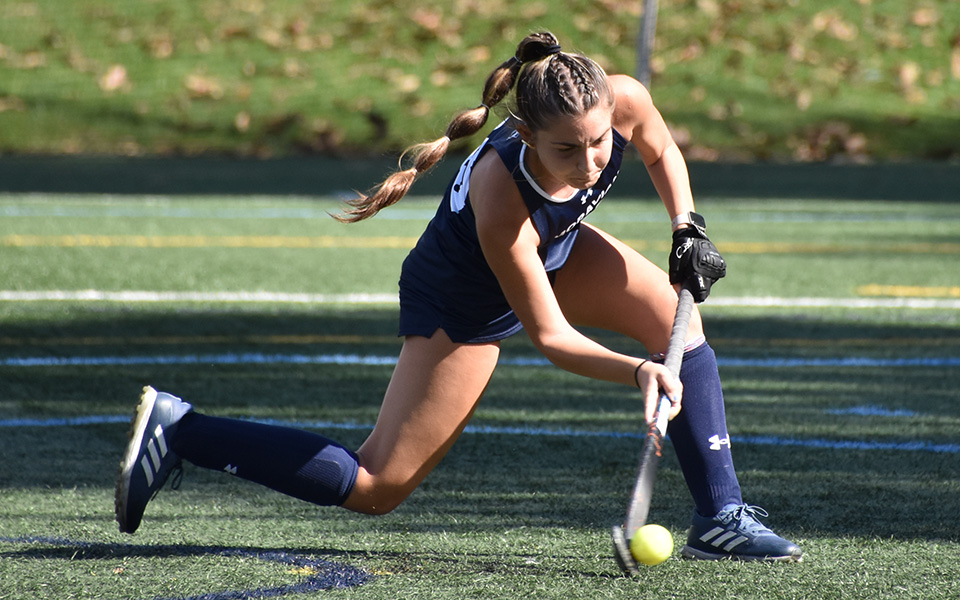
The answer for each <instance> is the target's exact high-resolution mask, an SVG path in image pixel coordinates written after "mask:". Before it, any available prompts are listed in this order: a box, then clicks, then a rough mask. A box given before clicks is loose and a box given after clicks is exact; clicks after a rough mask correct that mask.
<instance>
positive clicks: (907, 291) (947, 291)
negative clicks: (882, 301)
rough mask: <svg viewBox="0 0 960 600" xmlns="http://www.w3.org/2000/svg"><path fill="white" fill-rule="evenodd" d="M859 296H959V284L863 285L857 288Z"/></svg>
mask: <svg viewBox="0 0 960 600" xmlns="http://www.w3.org/2000/svg"><path fill="white" fill-rule="evenodd" d="M856 291H857V295H859V296H885V297H893V298H960V286H956V285H953V286H922V285H877V284H872V285H863V286H860V287H858V288H857V290H856Z"/></svg>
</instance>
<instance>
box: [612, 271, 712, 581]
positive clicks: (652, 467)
mask: <svg viewBox="0 0 960 600" xmlns="http://www.w3.org/2000/svg"><path fill="white" fill-rule="evenodd" d="M692 309H693V295H692V294H691V293H690V291H689V290H687V289H686V288H681V289H680V298H679V300H678V302H677V314H676V316H675V317H674V319H673V330H672V331H671V332H670V343H669V345H668V346H667V357H666V359H665V360H664V366H666V367H667V369H668V370H669V371H670V373H671V374H672V375H673V376H674V377H679V376H680V363H682V362H683V348H684V346H685V345H686V339H687V326H688V325H689V324H690V313H691V311H692ZM669 416H670V397H669V396H667V395H666V394H665V393H663V390H661V391H660V399H659V403H658V406H657V410H656V412H654V414H653V421H652V422H651V423H650V424H649V426H648V428H647V435H646V437H644V439H643V449H642V450H641V451H640V468H639V470H638V472H637V481H636V483H635V484H634V486H633V495H632V496H631V497H630V505H629V506H628V507H627V519H626V521H624V522H623V525H622V526H621V525H614V526H613V532H612V534H613V555H614V558H616V559H617V564H618V565H620V569H621V570H622V571H623V572H624V574H626V575H639V574H640V570H639V569H638V568H637V561H636V560H634V558H633V555H632V554H631V553H630V540H631V539H633V536H634V535H635V534H636V533H637V530H638V529H640V528H641V527H642V526H643V524H644V523H645V522H646V521H647V513H649V512H650V497H651V496H652V495H653V482H654V481H655V480H656V478H657V466H658V465H659V463H660V456H661V455H662V454H663V437H664V436H665V435H666V434H667V421H668V419H669Z"/></svg>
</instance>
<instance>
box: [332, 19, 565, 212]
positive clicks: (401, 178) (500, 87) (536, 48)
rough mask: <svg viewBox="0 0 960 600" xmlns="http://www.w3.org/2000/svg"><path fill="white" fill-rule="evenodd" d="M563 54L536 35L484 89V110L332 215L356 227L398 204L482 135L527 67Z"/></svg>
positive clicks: (468, 114)
mask: <svg viewBox="0 0 960 600" xmlns="http://www.w3.org/2000/svg"><path fill="white" fill-rule="evenodd" d="M559 52H560V45H559V44H558V43H557V38H556V37H554V36H553V34H551V33H535V34H532V35H529V36H527V37H526V38H524V39H523V40H522V41H521V42H520V44H519V45H518V46H517V52H516V54H515V55H514V56H512V57H511V58H509V59H508V60H506V61H504V62H503V63H501V64H500V66H499V67H497V68H496V69H494V70H493V72H492V73H490V75H489V76H488V77H487V80H486V82H485V83H484V85H483V96H482V102H481V103H480V106H477V107H476V108H472V109H470V110H465V111H463V112H461V113H460V114H458V115H457V116H455V117H454V118H453V120H452V121H450V124H449V125H447V130H446V132H445V133H444V134H443V137H441V138H439V139H436V140H434V141H432V142H426V143H423V144H416V145H414V146H411V147H410V148H407V150H406V151H405V152H404V153H403V156H406V155H408V154H409V155H411V156H412V160H413V166H411V167H410V168H408V169H404V170H398V171H397V172H395V173H393V174H392V175H390V176H389V177H387V178H386V179H385V180H384V181H383V182H382V183H381V184H380V185H379V186H377V187H376V188H375V189H374V191H373V193H372V195H370V196H367V195H365V194H360V195H358V196H357V197H356V198H353V199H351V200H348V201H347V205H348V206H349V207H350V208H347V209H345V210H343V211H342V212H341V213H340V214H336V215H332V216H333V218H335V219H337V220H338V221H341V222H344V223H355V222H357V221H362V220H364V219H368V218H370V217H372V216H374V215H375V214H377V213H378V212H380V211H381V210H383V209H384V208H386V207H388V206H390V205H392V204H395V203H397V202H398V201H399V200H400V199H401V198H403V197H404V196H405V195H406V193H407V192H408V191H409V190H410V187H411V186H412V185H413V183H414V181H415V180H416V178H417V176H418V175H419V174H421V173H425V172H426V171H428V170H429V169H431V168H432V167H433V166H434V165H435V164H437V163H438V162H440V159H442V158H443V157H444V155H446V153H447V150H448V149H449V148H450V142H452V141H453V140H456V139H460V138H464V137H469V136H471V135H473V134H475V133H476V132H478V131H480V129H481V128H482V127H483V126H484V125H485V124H486V122H487V117H489V115H490V109H491V108H492V107H494V106H496V105H497V104H499V103H500V102H501V101H503V99H504V98H505V97H506V96H507V94H509V93H510V90H511V89H512V88H513V85H514V82H515V81H516V80H517V75H518V74H519V73H520V69H521V67H522V66H523V64H524V63H528V62H534V61H539V60H540V59H543V58H546V57H548V56H551V55H554V54H557V53H559ZM403 156H401V160H402V159H403Z"/></svg>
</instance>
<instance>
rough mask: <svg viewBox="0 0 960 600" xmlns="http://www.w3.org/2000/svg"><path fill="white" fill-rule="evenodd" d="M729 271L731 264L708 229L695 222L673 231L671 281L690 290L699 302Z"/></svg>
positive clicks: (704, 298)
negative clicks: (708, 237)
mask: <svg viewBox="0 0 960 600" xmlns="http://www.w3.org/2000/svg"><path fill="white" fill-rule="evenodd" d="M726 274H727V265H726V263H725V262H724V260H723V257H722V256H720V253H719V252H717V247H716V246H714V245H713V242H711V241H710V240H709V239H707V234H706V231H705V230H704V228H702V227H698V226H696V225H691V226H689V227H685V228H683V229H678V230H676V231H674V232H673V248H671V250H670V283H673V284H676V283H679V284H680V285H681V286H682V287H684V288H686V289H688V290H690V293H691V294H692V295H693V299H694V301H695V302H698V303H699V302H703V301H704V300H706V299H707V296H709V295H710V286H712V285H713V284H714V283H716V281H717V280H718V279H720V278H721V277H723V276H724V275H726Z"/></svg>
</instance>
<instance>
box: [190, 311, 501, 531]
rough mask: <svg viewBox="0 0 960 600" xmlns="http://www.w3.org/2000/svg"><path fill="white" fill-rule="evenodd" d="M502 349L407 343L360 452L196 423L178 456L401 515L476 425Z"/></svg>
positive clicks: (419, 340) (299, 492)
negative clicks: (466, 429)
mask: <svg viewBox="0 0 960 600" xmlns="http://www.w3.org/2000/svg"><path fill="white" fill-rule="evenodd" d="M498 354H499V346H498V345H497V344H496V343H491V344H455V343H453V342H451V341H450V338H449V337H447V335H446V333H444V332H443V331H442V330H438V331H437V332H436V333H435V334H434V335H433V336H432V337H430V338H425V337H420V336H409V337H407V338H406V339H405V341H404V344H403V348H402V349H401V351H400V357H399V359H398V361H397V365H396V368H395V369H394V372H393V376H392V378H391V380H390V384H389V385H388V387H387V391H386V394H385V395H384V399H383V404H382V406H381V409H380V416H379V417H378V418H377V423H376V425H375V427H374V430H373V432H372V433H371V434H370V436H369V438H368V439H367V440H366V441H365V442H364V444H363V445H362V446H361V448H360V450H358V451H357V452H356V453H353V452H350V451H349V450H347V449H346V448H344V447H343V446H341V445H340V444H338V443H336V442H334V441H332V440H330V439H328V438H326V437H324V436H322V435H320V434H317V433H313V432H307V431H302V430H297V429H292V428H288V427H279V426H274V425H264V424H259V423H250V422H247V421H238V420H236V419H225V418H219V417H210V416H206V415H201V414H198V413H191V414H189V415H187V416H186V417H185V418H184V419H183V422H182V423H181V424H180V427H179V431H178V435H177V437H176V439H175V440H174V441H173V448H174V450H175V451H176V453H177V454H178V455H179V456H181V457H182V458H184V459H185V460H187V461H189V462H191V463H193V464H195V465H197V466H200V467H205V468H208V469H214V470H223V471H227V472H229V473H231V474H233V475H236V476H238V477H241V478H243V479H247V480H250V481H253V482H255V483H259V484H261V485H265V486H267V487H269V488H271V489H274V490H276V491H279V492H282V493H284V494H287V495H289V496H294V497H296V498H300V499H301V500H306V501H308V502H313V503H314V504H320V505H326V506H329V505H341V506H343V507H344V508H348V509H350V510H354V511H357V512H363V513H369V514H383V513H387V512H389V511H391V510H393V509H394V508H395V507H396V506H397V505H399V504H400V502H402V501H403V499H404V498H406V497H407V496H408V495H409V494H410V492H412V491H413V490H414V489H415V488H416V487H417V485H419V484H420V482H421V481H422V480H423V478H424V477H426V475H427V473H429V472H430V471H431V470H432V469H433V468H434V467H435V466H436V464H437V463H438V462H440V459H441V458H443V456H444V454H446V452H447V450H448V449H449V448H450V446H451V445H452V444H453V442H454V441H455V440H456V438H457V436H458V435H459V434H460V432H461V431H462V430H463V428H464V426H466V423H467V421H468V420H469V418H470V415H472V414H473V410H474V408H475V407H476V404H477V402H478V401H479V399H480V396H481V395H482V394H483V390H484V389H485V387H486V385H487V382H488V381H489V380H490V376H491V374H492V373H493V369H494V367H495V366H496V362H497V356H498Z"/></svg>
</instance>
